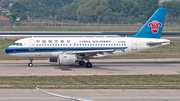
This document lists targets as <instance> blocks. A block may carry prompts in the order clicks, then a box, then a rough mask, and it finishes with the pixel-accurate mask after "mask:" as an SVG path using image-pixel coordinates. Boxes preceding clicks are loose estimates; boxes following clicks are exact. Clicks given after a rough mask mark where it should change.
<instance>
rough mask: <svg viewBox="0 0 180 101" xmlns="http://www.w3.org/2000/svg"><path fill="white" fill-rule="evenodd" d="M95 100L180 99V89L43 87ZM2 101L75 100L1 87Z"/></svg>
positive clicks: (145, 100) (33, 90) (49, 90)
mask: <svg viewBox="0 0 180 101" xmlns="http://www.w3.org/2000/svg"><path fill="white" fill-rule="evenodd" d="M43 90H45V91H48V92H51V93H55V94H59V95H65V96H70V97H76V98H82V99H88V100H94V101H180V96H179V95H180V90H161V89H158V90H155V89H154V90H149V89H134V90H131V89H125V90H123V89H43ZM0 101H74V100H69V99H63V98H60V97H54V96H52V95H48V94H45V93H43V92H40V91H38V90H36V89H0Z"/></svg>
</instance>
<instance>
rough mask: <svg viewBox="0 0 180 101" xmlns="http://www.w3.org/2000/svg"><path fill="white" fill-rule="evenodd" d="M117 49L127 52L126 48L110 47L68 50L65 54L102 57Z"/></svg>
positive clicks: (80, 57)
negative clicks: (106, 48) (105, 48)
mask: <svg viewBox="0 0 180 101" xmlns="http://www.w3.org/2000/svg"><path fill="white" fill-rule="evenodd" d="M116 51H123V52H125V49H124V48H120V49H108V50H88V51H66V52H65V54H76V55H77V57H78V58H79V59H86V58H100V57H105V56H107V54H114V52H116Z"/></svg>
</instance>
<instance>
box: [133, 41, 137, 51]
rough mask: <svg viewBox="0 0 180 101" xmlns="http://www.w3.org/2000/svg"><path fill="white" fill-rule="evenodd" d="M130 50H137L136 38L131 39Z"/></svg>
mask: <svg viewBox="0 0 180 101" xmlns="http://www.w3.org/2000/svg"><path fill="white" fill-rule="evenodd" d="M132 50H137V40H132Z"/></svg>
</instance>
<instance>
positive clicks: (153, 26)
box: [148, 20, 162, 33]
mask: <svg viewBox="0 0 180 101" xmlns="http://www.w3.org/2000/svg"><path fill="white" fill-rule="evenodd" d="M148 26H149V27H151V30H152V32H153V33H158V31H159V27H162V23H160V22H158V21H156V20H155V21H152V22H151V23H149V24H148Z"/></svg>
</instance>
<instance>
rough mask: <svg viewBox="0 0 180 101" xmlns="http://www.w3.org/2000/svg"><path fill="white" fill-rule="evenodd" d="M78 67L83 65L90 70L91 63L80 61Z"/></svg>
mask: <svg viewBox="0 0 180 101" xmlns="http://www.w3.org/2000/svg"><path fill="white" fill-rule="evenodd" d="M79 65H80V66H84V65H85V66H86V68H91V67H92V63H91V62H89V61H88V62H86V63H85V62H84V61H80V62H79Z"/></svg>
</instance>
